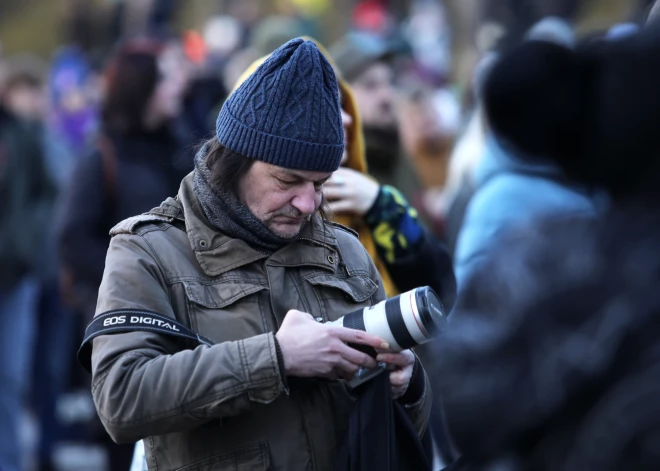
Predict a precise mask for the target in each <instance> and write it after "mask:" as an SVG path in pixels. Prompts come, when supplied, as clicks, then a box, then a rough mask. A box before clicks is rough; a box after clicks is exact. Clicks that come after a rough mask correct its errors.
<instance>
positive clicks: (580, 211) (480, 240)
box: [454, 135, 598, 292]
mask: <svg viewBox="0 0 660 471" xmlns="http://www.w3.org/2000/svg"><path fill="white" fill-rule="evenodd" d="M475 178H476V185H477V190H476V192H475V194H474V195H473V197H472V200H471V201H470V204H469V205H468V208H467V212H466V214H465V218H464V220H463V225H462V227H461V231H460V233H459V236H458V242H457V245H456V251H455V254H454V270H455V274H456V280H457V283H458V289H459V292H460V289H461V287H462V286H463V285H464V284H465V281H466V279H467V278H468V277H469V276H470V275H471V273H472V272H473V271H474V270H475V268H476V267H477V266H478V264H479V260H480V259H481V257H482V256H483V255H484V254H486V253H487V252H488V251H489V250H493V249H495V250H496V249H497V243H498V242H497V241H498V238H499V236H500V235H501V233H502V232H505V231H509V230H511V229H515V228H516V227H520V226H524V225H528V224H534V222H535V221H537V220H539V219H542V218H548V217H564V216H581V215H584V216H586V217H595V216H596V214H597V212H598V210H597V204H596V198H595V197H594V196H593V195H592V194H590V193H589V192H587V191H585V190H584V189H581V188H579V187H577V186H574V185H571V184H569V183H568V182H567V181H566V180H565V179H564V177H563V175H562V173H561V171H560V170H559V169H558V168H557V167H555V166H553V165H552V164H550V163H545V162H541V161H536V162H534V163H530V161H529V160H528V159H527V160H523V159H517V158H515V157H514V156H513V155H512V153H510V152H508V151H505V150H504V149H503V148H502V147H501V146H500V145H499V143H498V142H497V140H496V139H495V138H494V137H493V136H492V135H491V136H489V137H488V138H487V144H486V154H485V155H484V157H483V160H482V161H481V163H480V165H479V167H478V168H477V171H476V175H475Z"/></svg>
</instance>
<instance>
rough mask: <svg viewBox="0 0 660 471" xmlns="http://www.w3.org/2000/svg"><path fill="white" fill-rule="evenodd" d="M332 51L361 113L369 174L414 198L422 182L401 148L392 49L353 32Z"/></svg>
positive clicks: (373, 39)
mask: <svg viewBox="0 0 660 471" xmlns="http://www.w3.org/2000/svg"><path fill="white" fill-rule="evenodd" d="M329 52H330V55H331V56H332V57H333V58H334V60H335V61H336V62H337V68H338V69H339V70H340V71H341V73H342V77H343V78H344V80H345V81H346V83H347V84H348V85H349V86H350V87H351V90H352V94H353V97H354V99H355V104H356V109H357V110H359V112H360V117H361V120H362V131H363V136H364V145H365V156H366V161H367V165H368V166H369V173H370V174H371V175H372V176H373V177H374V178H376V180H378V181H379V182H381V183H382V184H385V185H392V186H393V187H395V188H397V189H398V190H399V191H400V192H401V193H402V194H403V195H404V196H405V197H406V199H407V200H409V201H412V200H413V197H414V195H415V193H416V192H417V191H418V190H419V188H420V187H421V183H420V180H419V177H418V175H417V173H416V171H415V168H414V167H413V165H412V163H411V162H410V160H409V159H408V158H406V156H405V155H403V152H402V143H401V138H400V134H399V113H398V109H397V95H396V87H395V79H396V77H395V71H394V68H393V66H392V60H393V55H394V52H393V49H392V47H390V46H389V45H388V44H387V43H386V42H385V41H384V40H382V39H380V38H379V37H377V36H375V35H372V34H369V33H364V32H351V33H349V34H347V35H346V36H344V37H343V38H341V39H340V40H339V41H338V42H337V43H336V44H334V45H333V46H332V47H331V48H330V50H329Z"/></svg>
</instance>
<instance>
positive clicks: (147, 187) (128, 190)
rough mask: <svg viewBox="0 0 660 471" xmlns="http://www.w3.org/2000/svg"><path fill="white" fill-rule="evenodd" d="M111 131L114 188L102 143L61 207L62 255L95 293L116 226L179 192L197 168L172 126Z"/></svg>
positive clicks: (80, 167)
mask: <svg viewBox="0 0 660 471" xmlns="http://www.w3.org/2000/svg"><path fill="white" fill-rule="evenodd" d="M108 137H109V141H110V143H111V145H110V146H109V147H111V149H110V152H111V154H112V156H111V157H110V160H112V161H113V162H114V163H115V164H116V165H115V168H116V172H115V175H116V177H115V179H114V181H112V182H110V185H111V186H113V188H110V189H108V188H107V187H108V178H109V177H108V175H107V174H106V168H105V167H104V163H103V158H104V157H103V156H102V154H101V150H100V149H96V150H95V151H94V152H92V153H91V154H90V155H88V156H86V157H84V158H82V159H81V160H80V161H79V162H77V164H76V166H75V168H74V170H73V175H72V178H71V182H70V185H69V186H68V188H67V189H66V190H65V191H64V194H63V195H62V199H61V201H60V205H59V208H58V246H59V255H60V260H61V263H62V264H63V265H64V266H66V267H67V268H68V269H70V270H71V271H72V273H73V275H74V277H75V279H76V280H78V282H79V283H81V284H82V285H83V286H81V291H82V292H85V291H89V290H91V291H92V292H93V293H95V292H96V290H97V289H98V286H99V284H100V283H101V278H102V276H103V269H104V267H105V256H106V252H107V250H108V244H109V243H110V236H109V231H110V229H111V228H112V227H113V226H114V225H115V224H117V223H118V222H120V221H122V220H124V219H126V218H129V217H132V216H136V215H138V214H141V213H144V212H147V211H149V210H150V209H152V208H154V207H156V206H158V205H159V204H160V203H161V202H162V201H164V200H165V199H167V198H168V197H170V196H174V195H176V194H177V193H178V189H179V186H180V184H181V180H182V179H183V178H184V177H185V176H186V175H187V174H188V173H190V172H191V171H192V169H193V160H192V155H191V154H186V153H185V152H184V151H182V150H181V146H180V145H179V142H178V140H177V139H176V138H175V137H174V135H173V133H172V132H171V131H170V130H169V129H168V128H162V129H159V130H157V131H154V132H149V133H136V134H132V135H121V136H119V135H108ZM93 297H94V298H95V294H94V295H93ZM94 302H95V299H94Z"/></svg>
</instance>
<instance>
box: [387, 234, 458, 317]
mask: <svg viewBox="0 0 660 471" xmlns="http://www.w3.org/2000/svg"><path fill="white" fill-rule="evenodd" d="M385 265H386V266H387V272H388V273H389V275H390V278H392V281H393V282H394V284H395V285H396V287H397V289H398V290H399V291H400V292H402V293H404V292H406V291H410V290H411V289H414V288H418V287H420V286H430V287H431V288H433V290H434V291H435V292H436V293H437V294H438V296H439V297H440V301H442V304H443V306H444V308H445V310H446V312H449V311H451V309H452V307H453V305H454V301H455V299H456V277H455V276H454V268H453V265H452V259H451V256H450V255H449V252H448V251H447V249H446V247H445V246H444V244H442V243H441V242H440V241H439V240H438V238H437V237H435V236H434V235H433V234H431V233H430V232H429V231H428V229H424V235H423V236H422V241H421V244H420V245H419V247H418V248H417V250H415V251H414V252H413V253H412V254H410V255H409V256H407V257H403V258H399V259H397V260H395V261H394V263H387V262H385Z"/></svg>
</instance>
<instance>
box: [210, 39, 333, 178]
mask: <svg viewBox="0 0 660 471" xmlns="http://www.w3.org/2000/svg"><path fill="white" fill-rule="evenodd" d="M216 135H217V137H218V140H219V141H220V143H221V144H222V145H224V146H225V147H227V148H228V149H230V150H232V151H234V152H236V153H239V154H241V155H244V156H246V157H251V158H253V159H257V160H261V161H262V162H267V163H269V164H273V165H277V166H279V167H285V168H291V169H298V170H311V171H316V172H334V171H335V170H337V168H338V167H339V163H340V161H341V156H342V153H343V151H344V131H343V128H342V121H341V111H340V106H339V89H338V85H337V78H336V76H335V72H334V70H333V68H332V66H331V65H330V63H329V62H328V60H327V59H326V58H325V57H324V55H323V54H322V53H321V51H319V49H318V48H317V47H316V45H315V44H314V43H313V42H311V41H306V40H303V39H301V38H298V39H293V40H291V41H289V42H288V43H286V44H284V45H283V46H281V47H280V48H279V49H277V50H276V51H275V52H273V54H272V55H271V56H270V57H269V58H268V59H267V60H266V61H265V62H264V63H263V64H261V66H259V68H258V69H257V70H256V71H255V72H254V73H253V74H252V75H250V76H249V77H248V78H247V79H246V80H245V82H243V83H242V84H241V86H240V87H238V89H236V90H235V91H234V92H233V93H232V94H231V96H230V97H229V98H228V99H227V101H226V102H225V104H224V106H223V107H222V110H220V114H219V115H218V120H217V123H216Z"/></svg>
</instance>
